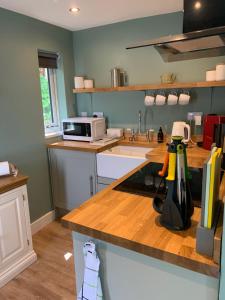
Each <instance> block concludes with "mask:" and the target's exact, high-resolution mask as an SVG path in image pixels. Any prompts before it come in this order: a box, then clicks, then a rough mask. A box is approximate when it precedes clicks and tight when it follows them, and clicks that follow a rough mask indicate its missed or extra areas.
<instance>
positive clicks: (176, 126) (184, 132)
mask: <svg viewBox="0 0 225 300" xmlns="http://www.w3.org/2000/svg"><path fill="white" fill-rule="evenodd" d="M172 136H182V137H183V140H182V142H183V143H185V144H187V143H188V142H189V141H190V139H191V128H190V126H189V125H188V124H186V123H185V122H174V123H173V129H172Z"/></svg>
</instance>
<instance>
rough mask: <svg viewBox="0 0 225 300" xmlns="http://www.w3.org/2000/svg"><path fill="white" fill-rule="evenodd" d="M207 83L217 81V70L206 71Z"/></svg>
mask: <svg viewBox="0 0 225 300" xmlns="http://www.w3.org/2000/svg"><path fill="white" fill-rule="evenodd" d="M206 81H216V70H209V71H206Z"/></svg>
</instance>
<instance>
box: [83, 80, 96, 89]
mask: <svg viewBox="0 0 225 300" xmlns="http://www.w3.org/2000/svg"><path fill="white" fill-rule="evenodd" d="M93 87H94V80H93V79H85V80H84V88H85V89H92V88H93Z"/></svg>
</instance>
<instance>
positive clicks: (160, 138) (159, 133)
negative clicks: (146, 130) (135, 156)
mask: <svg viewBox="0 0 225 300" xmlns="http://www.w3.org/2000/svg"><path fill="white" fill-rule="evenodd" d="M163 139H164V135H163V131H162V127H160V128H159V132H158V143H163Z"/></svg>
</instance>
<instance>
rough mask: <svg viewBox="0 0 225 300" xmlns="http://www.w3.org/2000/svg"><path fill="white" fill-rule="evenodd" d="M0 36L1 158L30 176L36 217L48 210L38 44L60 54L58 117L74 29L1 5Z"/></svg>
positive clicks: (68, 83)
mask: <svg viewBox="0 0 225 300" xmlns="http://www.w3.org/2000/svg"><path fill="white" fill-rule="evenodd" d="M0 40H1V45H0V141H1V142H0V161H1V160H9V161H11V162H13V163H15V164H16V165H17V166H18V168H19V169H20V170H21V171H22V172H23V173H25V174H27V175H28V176H29V183H28V194H29V205H30V214H31V220H32V221H34V220H35V219H37V218H39V217H41V216H42V215H44V214H45V213H47V212H48V211H50V210H51V209H52V205H51V199H50V184H49V175H48V161H47V151H46V146H45V143H46V141H45V137H44V127H43V117H42V105H41V94H40V83H39V73H38V57H37V49H43V50H49V51H56V52H59V53H60V55H61V62H60V67H61V69H60V70H59V71H58V81H59V84H60V85H61V87H65V91H64V90H63V89H61V90H60V93H59V98H60V99H59V100H60V103H61V104H60V105H61V108H62V116H64V115H65V116H66V115H67V113H68V114H69V115H72V114H73V101H74V97H73V95H72V85H73V73H74V64H73V51H72V49H73V44H72V33H71V32H70V31H68V30H65V29H62V28H59V27H56V26H53V25H49V24H47V23H44V22H40V21H38V20H35V19H32V18H29V17H26V16H23V15H20V14H17V13H14V12H10V11H7V10H4V9H0ZM63 73H64V74H63ZM65 102H67V108H68V111H67V109H66V103H65Z"/></svg>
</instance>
